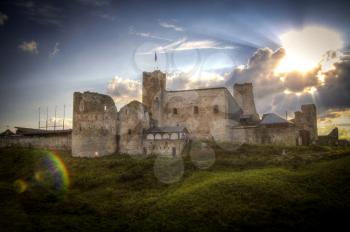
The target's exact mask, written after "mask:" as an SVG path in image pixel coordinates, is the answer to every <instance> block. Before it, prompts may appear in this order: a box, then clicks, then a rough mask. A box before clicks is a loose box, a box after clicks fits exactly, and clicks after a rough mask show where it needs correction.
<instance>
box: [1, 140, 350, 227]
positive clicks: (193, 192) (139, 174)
mask: <svg viewBox="0 0 350 232" xmlns="http://www.w3.org/2000/svg"><path fill="white" fill-rule="evenodd" d="M186 152H187V156H186V157H185V158H183V159H175V160H170V159H166V158H162V157H155V156H153V157H148V158H144V157H130V156H128V155H111V156H107V157H100V158H94V159H87V158H72V157H71V156H70V155H69V154H68V153H64V152H58V153H56V156H59V157H61V158H62V161H63V162H64V164H65V165H66V168H67V171H68V174H69V186H68V188H67V189H66V188H64V186H63V185H60V183H57V182H58V181H60V179H59V178H58V179H57V175H58V174H59V173H57V172H56V171H57V170H53V171H52V169H53V168H54V167H51V166H50V163H47V162H46V161H47V157H48V155H49V154H52V151H49V150H42V149H24V148H3V149H0V199H1V201H0V210H1V215H0V218H1V220H0V221H1V222H0V228H1V231H179V230H183V231H245V230H253V229H254V230H259V231H281V230H284V231H286V230H287V231H306V230H307V231H309V230H311V229H319V228H323V229H325V228H326V229H327V228H329V229H333V230H334V229H336V228H340V226H342V225H347V221H346V220H347V219H348V217H349V215H350V214H349V210H350V150H349V149H341V148H337V149H335V148H329V147H317V146H310V147H276V146H249V145H243V146H240V147H234V146H232V145H229V144H213V143H210V142H208V143H207V146H205V147H204V148H203V146H201V145H200V144H199V143H198V142H196V143H193V144H192V146H191V147H188V148H187V151H186ZM19 180H20V181H19ZM61 184H62V183H61Z"/></svg>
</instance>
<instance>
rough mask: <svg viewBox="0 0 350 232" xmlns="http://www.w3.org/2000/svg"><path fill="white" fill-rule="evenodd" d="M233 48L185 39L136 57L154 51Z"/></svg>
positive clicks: (208, 41) (205, 41)
mask: <svg viewBox="0 0 350 232" xmlns="http://www.w3.org/2000/svg"><path fill="white" fill-rule="evenodd" d="M234 48H235V47H233V46H228V45H223V44H220V43H219V42H216V41H213V40H195V41H188V40H187V38H181V39H179V40H177V41H174V42H171V43H169V44H166V45H163V46H158V47H155V48H153V49H151V50H150V51H147V52H142V53H138V55H149V54H153V53H154V52H155V51H157V52H158V53H170V52H176V51H188V50H195V49H198V50H200V49H220V50H221V49H234Z"/></svg>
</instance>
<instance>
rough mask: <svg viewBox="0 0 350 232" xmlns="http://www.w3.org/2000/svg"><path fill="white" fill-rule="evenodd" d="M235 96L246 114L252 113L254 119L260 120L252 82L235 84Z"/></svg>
mask: <svg viewBox="0 0 350 232" xmlns="http://www.w3.org/2000/svg"><path fill="white" fill-rule="evenodd" d="M233 97H234V98H235V99H236V101H237V103H238V105H239V106H240V107H241V108H242V110H243V114H244V115H252V116H253V120H254V121H259V114H258V113H257V111H256V107H255V101H254V94H253V84H252V83H243V84H234V86H233Z"/></svg>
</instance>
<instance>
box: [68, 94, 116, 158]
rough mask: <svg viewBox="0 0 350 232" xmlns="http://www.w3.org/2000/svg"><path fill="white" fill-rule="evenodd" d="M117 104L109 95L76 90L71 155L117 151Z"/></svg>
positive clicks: (82, 155) (80, 155) (89, 155)
mask: <svg viewBox="0 0 350 232" xmlns="http://www.w3.org/2000/svg"><path fill="white" fill-rule="evenodd" d="M117 113H118V111H117V107H116V106H115V104H114V101H113V99H112V98H111V97H110V96H107V95H103V94H98V93H92V92H84V93H79V92H75V93H74V96H73V132H72V155H73V156H78V157H96V156H104V155H109V154H113V153H115V152H116V151H117Z"/></svg>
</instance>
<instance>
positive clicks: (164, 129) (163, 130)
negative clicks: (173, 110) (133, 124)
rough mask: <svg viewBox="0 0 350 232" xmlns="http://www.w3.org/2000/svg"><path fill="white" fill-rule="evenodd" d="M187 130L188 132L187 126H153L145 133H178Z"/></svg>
mask: <svg viewBox="0 0 350 232" xmlns="http://www.w3.org/2000/svg"><path fill="white" fill-rule="evenodd" d="M178 132H185V133H188V130H187V129H186V127H183V126H174V127H152V128H149V129H147V130H145V133H178Z"/></svg>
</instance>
